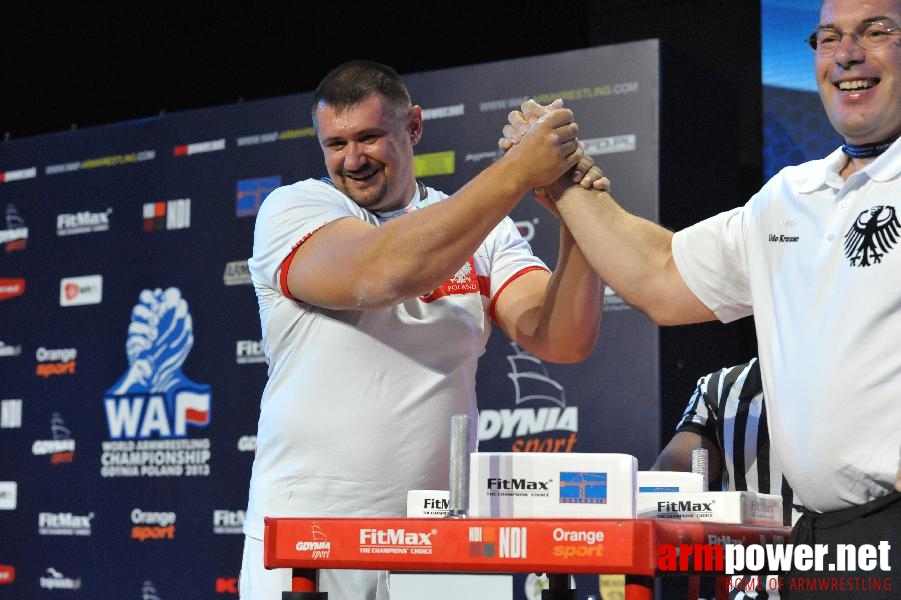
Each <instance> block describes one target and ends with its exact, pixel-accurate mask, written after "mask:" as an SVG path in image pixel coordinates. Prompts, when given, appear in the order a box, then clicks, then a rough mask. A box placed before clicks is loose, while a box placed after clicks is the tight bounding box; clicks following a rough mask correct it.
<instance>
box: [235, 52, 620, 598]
mask: <svg viewBox="0 0 901 600" xmlns="http://www.w3.org/2000/svg"><path fill="white" fill-rule="evenodd" d="M312 116H313V122H314V125H315V128H316V132H317V134H318V138H319V142H320V145H321V147H322V151H323V155H324V157H325V166H326V169H327V171H328V177H326V178H323V179H321V180H320V179H307V180H304V181H300V182H297V183H294V184H292V185H287V186H284V187H281V188H279V189H277V190H275V191H273V192H272V193H271V194H270V195H269V196H268V197H267V198H266V201H265V202H264V203H263V205H262V207H261V209H260V211H259V214H258V216H257V220H256V227H255V231H254V246H253V256H252V258H251V259H250V261H249V267H250V273H251V277H252V280H253V284H254V288H255V291H256V294H257V298H258V301H259V310H260V321H261V325H262V336H263V347H264V352H265V355H266V358H267V361H268V364H269V380H268V382H267V385H266V388H265V390H264V391H263V396H262V400H261V403H260V418H259V423H258V432H257V449H256V456H255V460H254V464H253V472H252V476H251V482H250V492H249V504H248V508H247V513H246V518H245V524H244V532H245V548H244V558H243V561H242V567H241V576H240V583H239V588H240V594H241V598H242V599H243V600H249V599H253V600H269V599H273V598H279V597H281V596H280V594H281V592H282V591H289V590H290V589H291V588H290V585H291V583H290V571H289V570H287V569H276V570H266V569H265V568H264V567H263V550H262V546H263V544H262V538H263V519H264V517H266V516H274V517H280V516H290V517H319V516H321V517H367V516H371V517H400V516H403V515H405V513H406V493H407V491H408V490H410V489H447V486H448V483H449V473H448V472H449V452H450V440H449V432H450V422H451V417H452V416H453V415H455V414H466V415H469V416H470V418H471V419H473V420H475V419H476V417H477V414H478V413H477V406H476V398H475V374H476V366H477V359H478V357H479V356H480V355H481V354H482V353H483V352H484V351H485V345H486V342H487V340H488V337H489V334H490V332H491V327H492V323H494V324H496V325H497V326H498V327H500V328H501V330H503V331H504V332H505V333H506V334H507V335H508V336H510V338H511V339H512V340H513V341H515V342H516V343H517V344H519V345H520V346H522V347H523V348H525V349H527V350H528V351H529V352H531V353H532V354H534V355H535V356H537V357H539V358H541V359H543V360H548V361H553V362H563V363H567V362H577V361H581V360H584V359H585V358H586V357H587V356H588V355H589V353H590V352H591V351H592V350H593V349H594V346H595V344H596V343H597V335H598V327H599V325H600V317H601V305H602V302H603V294H602V284H601V281H600V279H599V278H598V277H597V275H596V274H595V272H594V271H593V269H592V268H591V266H590V265H589V264H588V262H587V261H586V260H585V258H584V257H583V256H582V253H581V251H579V250H578V248H577V247H576V245H575V243H574V241H573V238H572V236H571V235H570V234H569V231H568V229H567V227H566V226H565V225H561V229H560V253H559V262H558V265H557V269H556V270H555V271H554V272H553V273H551V272H550V270H549V269H548V268H547V267H546V266H545V264H544V263H543V262H542V261H541V260H540V259H539V258H537V257H536V256H534V255H533V254H532V252H531V250H530V248H529V245H528V243H527V242H526V241H525V240H524V239H523V238H522V236H521V235H520V234H519V232H518V231H517V229H516V227H515V225H514V224H513V221H512V220H511V219H510V218H509V217H508V216H507V215H508V213H509V211H510V210H511V209H513V207H514V206H515V205H516V204H517V202H518V201H519V200H520V199H521V198H522V197H523V196H524V195H525V194H526V193H527V192H528V191H529V190H530V189H531V188H534V187H536V186H538V187H541V186H553V189H554V190H555V191H558V192H559V191H562V189H563V188H565V187H566V186H568V185H571V183H570V181H571V180H572V181H578V182H579V183H580V184H581V185H585V186H587V187H589V188H590V187H592V186H593V185H594V186H597V187H599V188H602V187H603V186H604V182H605V180H604V179H603V178H602V177H600V171H599V169H597V168H596V167H592V162H591V160H590V158H587V157H585V156H584V150H583V149H582V147H581V144H580V142H579V141H578V138H577V133H578V128H577V126H576V124H575V123H574V122H573V121H572V113H571V111H569V110H568V109H555V110H552V111H550V112H549V114H548V115H547V116H546V118H544V119H543V120H541V121H540V122H539V123H536V124H535V126H534V127H532V128H531V130H530V131H529V133H528V134H526V135H525V137H524V139H523V142H522V143H521V144H520V146H519V147H517V149H515V150H513V151H511V152H508V153H507V154H506V155H505V156H503V157H502V158H500V159H499V160H497V161H496V162H495V163H493V164H492V165H491V166H489V167H487V168H486V169H485V170H484V171H482V172H481V173H480V174H479V175H477V176H476V177H475V178H474V179H472V180H471V181H470V182H469V183H467V184H466V185H465V186H464V187H463V188H461V189H460V190H459V191H458V192H456V193H455V194H453V195H450V196H448V195H447V194H444V193H442V192H439V191H437V190H435V189H432V188H430V187H427V186H426V185H424V184H422V183H421V182H419V181H417V180H416V177H415V172H414V166H413V147H414V146H415V145H416V144H417V143H418V142H419V139H420V136H421V135H422V127H423V120H422V109H421V108H420V107H419V106H416V105H413V104H412V103H411V100H410V96H409V93H408V91H407V89H406V87H405V86H404V84H403V82H402V80H401V79H400V77H398V75H397V73H395V71H394V70H393V69H391V68H390V67H387V66H385V65H381V64H378V63H373V62H368V61H351V62H349V63H345V64H342V65H339V66H338V67H336V68H335V69H334V70H332V71H331V72H330V73H329V74H328V75H326V77H325V78H324V79H323V80H322V82H321V83H320V85H319V87H318V88H317V90H316V92H315V94H314V104H313V107H312ZM583 176H584V178H583ZM475 441H476V440H475V428H473V432H472V435H471V439H470V441H469V448H470V450H471V451H474V450H475ZM311 536H313V537H315V536H314V534H313V532H311ZM318 589H319V591H324V592H327V593H328V594H329V599H330V600H375V599H378V600H382V599H384V598H387V597H388V594H387V582H386V576H385V574H384V573H379V572H375V571H349V570H348V571H345V570H337V571H326V570H324V571H320V572H319V582H318Z"/></svg>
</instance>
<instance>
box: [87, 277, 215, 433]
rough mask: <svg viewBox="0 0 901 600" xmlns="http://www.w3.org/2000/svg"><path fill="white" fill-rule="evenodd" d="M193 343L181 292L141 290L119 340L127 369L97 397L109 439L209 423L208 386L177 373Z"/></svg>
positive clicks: (185, 431) (179, 371) (169, 289)
mask: <svg viewBox="0 0 901 600" xmlns="http://www.w3.org/2000/svg"><path fill="white" fill-rule="evenodd" d="M193 344H194V334H193V325H192V320H191V314H190V313H189V312H188V303H187V302H186V301H185V300H184V298H182V297H181V292H180V291H179V290H178V289H177V288H168V289H166V290H161V289H159V288H157V289H155V290H144V291H142V292H141V294H140V301H139V302H138V303H137V304H136V305H135V306H134V308H133V309H132V311H131V323H130V324H129V326H128V337H127V339H126V342H125V354H126V356H127V357H128V370H126V372H125V374H124V375H122V377H121V378H120V379H119V381H117V382H116V383H115V385H113V386H112V387H111V388H110V389H109V390H108V391H107V392H106V395H105V396H104V398H103V403H104V406H105V408H106V420H107V425H108V427H109V433H110V437H111V438H112V439H147V438H152V437H156V438H172V437H185V436H186V435H187V433H188V426H189V425H190V426H194V427H206V426H207V425H209V424H210V386H209V385H208V384H201V383H196V382H194V381H192V380H191V379H189V378H188V376H187V375H185V374H184V373H183V372H182V364H184V362H185V359H187V357H188V353H189V352H190V351H191V347H192V346H193Z"/></svg>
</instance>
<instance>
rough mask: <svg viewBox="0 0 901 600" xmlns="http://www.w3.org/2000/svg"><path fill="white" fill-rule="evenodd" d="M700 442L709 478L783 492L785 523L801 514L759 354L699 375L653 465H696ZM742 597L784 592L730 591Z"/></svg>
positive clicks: (727, 486) (739, 487)
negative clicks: (777, 451)
mask: <svg viewBox="0 0 901 600" xmlns="http://www.w3.org/2000/svg"><path fill="white" fill-rule="evenodd" d="M698 447H702V448H706V449H707V461H708V462H707V466H708V471H707V473H708V478H709V480H710V481H709V483H713V482H716V481H717V480H719V481H720V483H721V489H722V490H723V491H745V490H747V491H752V492H760V493H763V494H776V495H780V496H782V506H783V511H782V520H783V523H784V524H785V525H792V524H793V523H794V521H796V520H797V519H798V517H800V516H801V513H800V512H799V511H797V510H794V509H793V494H792V490H791V488H790V487H789V485H788V482H787V481H786V480H785V477H784V476H783V475H782V469H781V468H780V467H779V462H778V461H777V460H776V456H775V455H774V454H773V451H772V449H771V448H770V436H769V431H768V430H767V415H766V406H765V404H764V402H763V384H762V382H761V379H760V364H759V363H758V362H757V358H753V359H751V360H750V361H748V362H746V363H744V364H741V365H736V366H733V367H726V368H723V369H720V370H719V371H715V372H713V373H708V374H707V375H705V376H704V377H701V378H700V379H699V380H698V385H697V387H696V388H695V391H694V393H692V395H691V398H689V400H688V406H686V407H685V412H684V413H683V414H682V419H681V420H680V421H679V424H678V425H677V426H676V435H674V436H673V438H672V439H671V440H670V442H669V443H668V444H667V445H666V447H665V448H664V449H663V450H662V451H661V453H660V455H659V456H658V457H657V461H656V462H655V463H654V466H653V467H651V470H652V471H691V451H692V450H693V449H695V448H698ZM711 489H713V488H711ZM767 592H769V595H768V593H767ZM751 594H754V592H751ZM742 597H750V598H778V597H779V596H778V593H777V592H773V591H769V590H764V589H762V588H758V591H757V595H756V596H755V595H751V596H743V595H742V593H741V592H740V591H737V590H733V591H732V594H730V598H742Z"/></svg>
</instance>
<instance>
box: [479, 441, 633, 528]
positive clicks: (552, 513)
mask: <svg viewBox="0 0 901 600" xmlns="http://www.w3.org/2000/svg"><path fill="white" fill-rule="evenodd" d="M637 472H638V460H637V459H636V458H635V457H634V456H632V455H629V454H603V453H566V454H563V453H556V452H475V453H473V454H471V455H470V467H469V516H471V517H563V518H568V517H573V518H581V517H593V518H611V519H631V518H634V517H635V511H636V504H635V496H636V489H637V485H636V473H637Z"/></svg>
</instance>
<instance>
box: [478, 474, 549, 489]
mask: <svg viewBox="0 0 901 600" xmlns="http://www.w3.org/2000/svg"><path fill="white" fill-rule="evenodd" d="M550 483H551V482H550V481H529V480H528V479H524V478H519V479H501V478H500V477H489V478H488V482H487V484H488V489H489V490H542V491H545V492H549V491H550V488H549V487H548V486H549V485H550Z"/></svg>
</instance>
